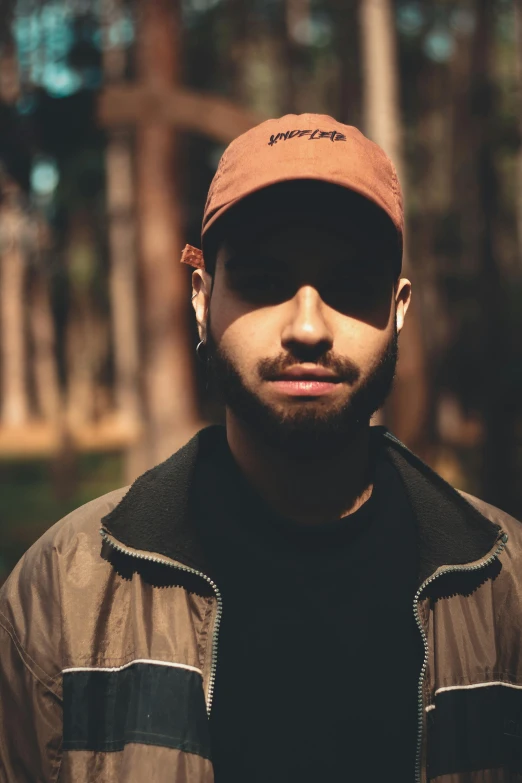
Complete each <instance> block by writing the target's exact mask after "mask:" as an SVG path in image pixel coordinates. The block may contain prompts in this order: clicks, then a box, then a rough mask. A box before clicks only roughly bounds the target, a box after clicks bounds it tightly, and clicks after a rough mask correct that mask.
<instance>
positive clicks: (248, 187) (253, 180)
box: [181, 114, 404, 271]
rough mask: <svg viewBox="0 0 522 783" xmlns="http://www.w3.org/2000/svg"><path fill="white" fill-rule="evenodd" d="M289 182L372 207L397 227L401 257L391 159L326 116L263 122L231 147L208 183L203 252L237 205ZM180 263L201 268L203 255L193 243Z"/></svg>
mask: <svg viewBox="0 0 522 783" xmlns="http://www.w3.org/2000/svg"><path fill="white" fill-rule="evenodd" d="M291 180H317V181H321V182H327V183H331V184H333V185H339V186H341V187H344V188H347V189H348V190H351V191H353V192H355V193H358V194H359V195H361V196H363V197H365V198H367V199H368V200H369V201H371V202H373V203H374V204H376V205H377V206H378V207H379V208H380V209H382V210H383V211H384V212H385V213H386V215H388V217H389V218H390V220H391V221H392V223H393V225H394V227H395V229H396V232H397V239H398V245H399V258H401V257H402V248H403V234H404V209H403V200H402V192H401V187H400V184H399V180H398V177H397V172H396V170H395V167H394V165H393V163H392V161H391V160H390V158H389V157H388V156H387V155H386V153H385V152H384V150H382V149H381V147H379V146H378V145H377V144H375V143H374V142H373V141H370V139H368V138H366V136H364V135H363V134H362V133H361V131H359V130H358V129H357V128H355V127H354V126H353V125H343V124H342V123H340V122H337V120H334V119H333V118H332V117H329V116H328V115H326V114H286V115H285V116H284V117H280V118H278V119H272V120H266V121H265V122H262V123H261V124H259V125H256V126H255V127H254V128H251V129H250V130H248V131H246V133H243V134H242V135H241V136H238V137H237V138H236V139H234V141H232V142H231V143H230V144H229V146H228V147H227V148H226V150H225V152H224V153H223V155H222V157H221V160H220V162H219V165H218V168H217V171H216V174H215V175H214V179H213V180H212V182H211V184H210V189H209V192H208V197H207V202H206V204H205V210H204V214H203V223H202V227H201V242H202V246H203V248H205V239H206V238H208V234H209V231H210V229H211V228H212V227H214V226H215V224H216V222H217V221H218V220H219V218H220V217H222V215H224V214H225V213H226V212H227V211H228V210H230V209H231V208H232V207H234V206H235V205H236V204H237V203H238V202H240V201H241V200H242V199H244V198H246V197H247V196H250V195H251V194H253V193H256V192H257V191H260V190H262V189H264V188H267V187H270V186H271V185H276V184H278V183H282V182H289V181H291ZM181 261H182V262H183V263H186V264H190V265H191V266H194V267H197V268H201V269H204V268H205V261H204V257H203V252H202V251H201V250H199V249H198V248H194V247H192V246H191V245H187V246H186V247H185V249H184V251H183V253H182V257H181ZM399 264H400V260H399ZM399 271H400V270H399Z"/></svg>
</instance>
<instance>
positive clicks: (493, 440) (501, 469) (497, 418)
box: [470, 0, 518, 511]
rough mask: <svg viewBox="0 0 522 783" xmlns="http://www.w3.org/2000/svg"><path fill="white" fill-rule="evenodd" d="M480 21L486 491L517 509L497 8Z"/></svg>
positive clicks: (477, 94)
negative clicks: (498, 146)
mask: <svg viewBox="0 0 522 783" xmlns="http://www.w3.org/2000/svg"><path fill="white" fill-rule="evenodd" d="M476 16H477V22H476V27H475V33H474V39H473V49H472V71H471V72H472V83H471V89H470V98H471V107H472V116H473V135H472V138H471V139H470V143H471V144H473V149H474V153H475V161H474V162H475V171H476V184H477V188H476V189H477V200H478V204H477V206H478V213H477V220H476V237H477V255H478V259H479V264H480V300H481V307H482V313H483V319H482V327H483V331H482V335H481V339H482V345H483V351H484V354H483V355H484V362H483V366H484V373H483V383H484V424H485V433H484V450H483V462H482V469H483V475H482V488H483V489H482V491H483V493H484V497H485V499H486V500H487V501H489V502H491V503H494V504H495V505H500V506H501V507H502V508H503V509H505V510H506V511H510V510H511V511H513V510H514V503H515V498H514V487H515V482H516V475H515V448H516V446H515V440H514V418H515V411H516V409H517V406H518V400H514V399H513V396H514V395H513V392H512V391H511V387H510V382H509V367H510V366H511V362H512V352H511V347H510V341H511V339H512V336H511V330H510V328H509V324H508V323H507V321H506V318H507V315H506V313H507V306H506V297H505V291H504V285H503V281H502V275H501V265H500V258H499V253H498V243H497V241H496V238H497V236H498V230H499V229H498V193H499V188H498V176H497V171H496V165H495V154H494V151H495V141H494V139H495V136H494V126H493V122H494V119H495V116H496V112H495V105H494V94H495V91H494V83H493V73H494V69H493V57H494V40H493V34H494V29H495V17H494V6H492V4H491V3H490V2H489V0H477V1H476Z"/></svg>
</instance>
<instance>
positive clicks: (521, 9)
mask: <svg viewBox="0 0 522 783" xmlns="http://www.w3.org/2000/svg"><path fill="white" fill-rule="evenodd" d="M513 9H514V14H515V61H516V62H515V64H516V74H517V94H518V101H517V107H518V133H519V148H518V153H517V187H516V194H517V195H516V198H517V203H516V210H517V232H518V263H519V269H520V268H521V267H522V0H514V2H513Z"/></svg>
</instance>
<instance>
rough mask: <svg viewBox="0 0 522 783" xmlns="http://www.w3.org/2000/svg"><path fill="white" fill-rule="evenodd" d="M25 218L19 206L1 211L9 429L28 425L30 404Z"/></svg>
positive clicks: (0, 311) (0, 312)
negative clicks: (22, 242) (25, 296)
mask: <svg viewBox="0 0 522 783" xmlns="http://www.w3.org/2000/svg"><path fill="white" fill-rule="evenodd" d="M22 221H23V215H22V214H21V212H20V211H19V210H18V208H17V207H16V204H9V203H4V204H3V205H2V206H1V208H0V234H1V248H0V316H1V352H2V353H1V363H2V409H1V417H0V419H1V422H2V425H4V426H7V427H18V426H22V425H24V424H26V423H27V420H28V417H29V402H28V396H27V383H26V368H27V344H26V333H25V318H24V287H25V263H24V257H23V254H22V250H21V239H22V237H21V233H22V230H23V227H22Z"/></svg>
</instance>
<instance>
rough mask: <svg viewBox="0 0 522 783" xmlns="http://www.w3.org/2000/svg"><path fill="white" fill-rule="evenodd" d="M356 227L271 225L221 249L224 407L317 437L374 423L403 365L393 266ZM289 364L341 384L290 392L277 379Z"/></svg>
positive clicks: (219, 345) (215, 338) (215, 323)
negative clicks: (399, 354) (322, 373)
mask: <svg viewBox="0 0 522 783" xmlns="http://www.w3.org/2000/svg"><path fill="white" fill-rule="evenodd" d="M356 228H357V227H356V226H354V227H353V228H352V230H348V229H346V230H343V231H342V232H341V231H339V229H338V228H337V230H336V231H332V229H331V226H330V225H328V224H326V225H325V224H323V223H321V222H318V221H313V222H312V221H310V222H307V223H306V222H303V221H299V222H298V223H287V224H285V225H276V226H271V227H267V226H265V227H264V230H263V232H262V233H259V232H256V231H252V232H251V233H248V235H245V232H240V233H239V234H238V236H236V237H231V238H230V240H229V241H228V242H227V243H226V244H223V245H222V247H221V248H220V250H219V253H218V261H217V267H216V273H215V280H214V289H213V293H212V298H211V307H210V335H209V336H210V344H211V348H213V349H214V357H213V362H214V366H215V367H214V368H215V369H216V368H217V375H218V378H219V382H220V385H221V387H222V389H221V391H222V393H223V396H224V397H225V403H226V404H229V405H230V406H233V405H234V404H236V406H237V405H239V406H240V407H241V406H242V407H243V409H247V410H250V412H251V415H252V416H254V415H255V417H256V418H257V420H258V421H262V420H263V418H264V419H265V423H264V426H265V427H267V426H268V424H267V417H268V419H270V420H271V421H272V424H273V426H274V427H276V428H277V422H279V425H280V426H283V427H287V428H288V427H294V429H295V427H296V426H297V425H298V424H299V426H301V429H303V428H304V430H306V431H307V432H308V433H309V435H310V433H311V432H312V431H313V430H314V431H316V432H317V431H318V429H321V430H322V431H324V432H326V431H328V432H330V433H331V434H332V433H333V427H335V428H337V430H339V428H341V430H342V428H343V426H344V427H345V428H349V427H353V426H354V424H355V423H359V422H362V420H363V419H365V418H368V419H369V417H370V416H371V414H372V413H373V412H374V410H375V409H376V408H377V407H379V406H380V405H381V404H382V402H383V401H384V398H385V397H386V395H387V393H388V391H389V388H390V385H391V382H392V378H393V373H394V369H395V362H396V334H395V281H394V279H393V273H392V265H391V263H389V261H388V259H387V258H386V257H383V254H382V249H380V248H379V243H378V242H372V241H363V240H364V237H361V236H360V235H359V234H358V232H357V230H356ZM379 252H380V255H379ZM289 368H293V369H294V370H295V369H296V368H301V369H303V370H308V371H310V370H311V371H314V370H317V368H322V369H324V370H326V371H328V372H330V373H331V374H332V376H334V378H333V379H334V380H335V387H334V385H333V384H331V387H330V389H329V390H328V391H329V393H324V394H313V393H311V394H310V395H308V396H307V395H306V394H304V393H301V394H299V395H297V396H296V395H295V394H288V393H285V391H284V389H283V391H281V385H282V384H281V383H279V384H278V383H277V380H278V377H279V376H280V375H281V373H284V372H285V371H287V370H288V369H289ZM227 392H228V399H227ZM231 392H233V393H231ZM245 395H248V397H249V402H248V401H246V400H245ZM252 401H255V404H254V405H253V406H250V404H251V403H252ZM245 403H247V404H246V405H245ZM249 406H250V407H249Z"/></svg>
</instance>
